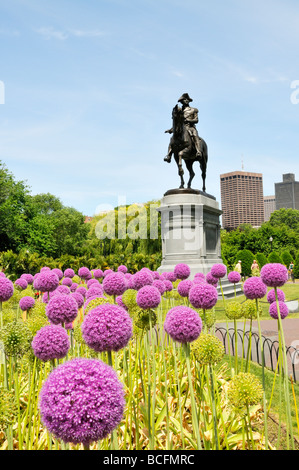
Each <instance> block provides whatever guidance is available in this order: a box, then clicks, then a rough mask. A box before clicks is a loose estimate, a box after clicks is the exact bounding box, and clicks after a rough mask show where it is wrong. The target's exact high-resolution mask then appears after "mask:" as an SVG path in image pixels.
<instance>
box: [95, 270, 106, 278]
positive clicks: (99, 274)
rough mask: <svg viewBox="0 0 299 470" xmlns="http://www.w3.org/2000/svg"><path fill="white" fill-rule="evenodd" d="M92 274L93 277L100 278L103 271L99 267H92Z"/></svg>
mask: <svg viewBox="0 0 299 470" xmlns="http://www.w3.org/2000/svg"><path fill="white" fill-rule="evenodd" d="M93 276H94V278H95V279H102V277H104V273H103V271H102V270H101V269H94V270H93Z"/></svg>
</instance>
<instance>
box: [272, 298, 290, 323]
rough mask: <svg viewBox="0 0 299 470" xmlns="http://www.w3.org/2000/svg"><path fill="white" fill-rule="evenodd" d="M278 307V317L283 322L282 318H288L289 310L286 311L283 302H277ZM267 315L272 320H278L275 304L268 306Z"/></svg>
mask: <svg viewBox="0 0 299 470" xmlns="http://www.w3.org/2000/svg"><path fill="white" fill-rule="evenodd" d="M278 305H279V312H280V317H281V319H282V320H283V319H284V318H286V317H287V316H288V314H289V309H288V306H287V304H285V303H284V302H278ZM269 313H270V316H271V317H272V318H275V319H276V320H277V319H278V309H277V303H276V302H273V303H272V304H270V307H269Z"/></svg>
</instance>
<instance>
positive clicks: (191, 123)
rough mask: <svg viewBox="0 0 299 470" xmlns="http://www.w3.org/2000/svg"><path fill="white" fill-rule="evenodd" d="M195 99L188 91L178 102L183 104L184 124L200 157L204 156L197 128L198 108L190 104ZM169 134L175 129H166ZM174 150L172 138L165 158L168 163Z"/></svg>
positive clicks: (197, 156) (197, 155)
mask: <svg viewBox="0 0 299 470" xmlns="http://www.w3.org/2000/svg"><path fill="white" fill-rule="evenodd" d="M191 101H193V100H192V99H191V98H190V96H189V95H188V93H184V94H183V95H182V96H181V97H180V99H178V102H179V103H181V104H182V112H183V115H184V125H185V126H186V130H187V132H188V133H189V134H190V136H191V139H192V142H193V144H194V147H195V150H196V155H195V156H196V158H200V157H201V156H202V151H201V143H200V142H201V140H200V138H199V136H198V133H197V129H196V127H195V124H197V123H198V109H197V108H191V106H189V103H190V102H191ZM165 132H166V133H168V134H172V133H173V129H169V130H168V131H165ZM172 153H173V150H172V139H171V140H170V144H169V147H168V154H167V156H166V157H165V158H164V160H165V161H166V162H168V163H170V161H171V156H172Z"/></svg>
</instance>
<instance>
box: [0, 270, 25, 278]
mask: <svg viewBox="0 0 299 470" xmlns="http://www.w3.org/2000/svg"><path fill="white" fill-rule="evenodd" d="M22 276H23V274H22ZM22 276H21V277H22ZM0 277H6V276H5V274H4V272H3V271H0Z"/></svg>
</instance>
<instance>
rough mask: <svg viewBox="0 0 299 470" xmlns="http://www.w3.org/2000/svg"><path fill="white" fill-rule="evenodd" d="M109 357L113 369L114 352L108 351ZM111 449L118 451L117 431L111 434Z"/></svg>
mask: <svg viewBox="0 0 299 470" xmlns="http://www.w3.org/2000/svg"><path fill="white" fill-rule="evenodd" d="M107 355H108V364H109V366H111V367H113V358H112V351H108V352H107ZM111 449H112V450H118V442H117V433H116V431H115V430H114V431H112V433H111Z"/></svg>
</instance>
